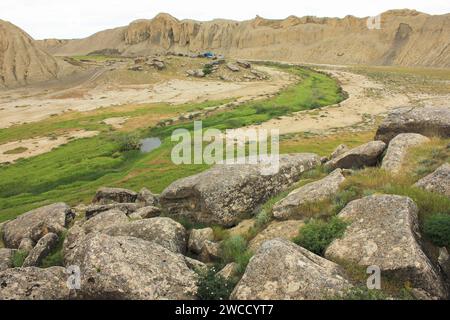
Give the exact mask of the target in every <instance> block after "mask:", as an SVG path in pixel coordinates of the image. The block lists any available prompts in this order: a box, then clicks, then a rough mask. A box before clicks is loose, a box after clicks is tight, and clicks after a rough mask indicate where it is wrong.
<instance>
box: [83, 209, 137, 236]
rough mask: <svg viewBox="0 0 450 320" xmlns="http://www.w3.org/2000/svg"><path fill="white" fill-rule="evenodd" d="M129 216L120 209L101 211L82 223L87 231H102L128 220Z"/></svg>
mask: <svg viewBox="0 0 450 320" xmlns="http://www.w3.org/2000/svg"><path fill="white" fill-rule="evenodd" d="M128 221H129V220H128V217H127V215H126V214H125V213H123V212H122V211H120V210H110V211H106V212H102V213H99V214H98V215H96V216H94V217H93V218H91V219H89V220H87V221H86V222H84V223H83V224H82V228H83V230H84V232H85V233H91V232H102V231H104V230H106V229H108V228H110V227H112V226H115V225H118V224H122V223H126V222H128Z"/></svg>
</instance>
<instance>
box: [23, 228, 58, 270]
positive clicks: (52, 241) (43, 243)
mask: <svg viewBox="0 0 450 320" xmlns="http://www.w3.org/2000/svg"><path fill="white" fill-rule="evenodd" d="M58 240H59V237H58V235H57V234H55V233H48V234H46V235H45V236H43V237H42V238H41V239H40V240H39V241H38V243H37V244H36V246H35V247H34V248H33V250H31V251H30V253H29V254H28V256H27V258H26V259H25V261H24V262H23V265H22V267H38V266H39V265H40V264H41V262H42V260H43V259H44V258H45V257H46V256H48V255H49V254H50V252H51V251H52V250H53V249H54V248H55V247H56V245H57V244H58Z"/></svg>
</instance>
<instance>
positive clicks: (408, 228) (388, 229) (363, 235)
mask: <svg viewBox="0 0 450 320" xmlns="http://www.w3.org/2000/svg"><path fill="white" fill-rule="evenodd" d="M417 213H418V209H417V206H416V204H415V203H414V202H413V201H412V200H411V199H410V198H408V197H402V196H394V195H374V196H370V197H366V198H363V199H360V200H356V201H352V202H351V203H350V204H348V205H347V206H346V207H345V208H344V210H342V212H341V213H340V214H339V217H340V218H342V219H344V220H346V221H349V222H350V223H351V225H350V226H349V227H348V228H347V230H346V231H345V234H344V236H343V237H342V238H341V239H337V240H335V241H333V243H332V244H331V245H330V246H329V247H328V249H327V250H326V252H325V257H327V258H328V259H330V260H333V261H348V262H351V263H356V264H358V265H360V266H364V267H366V266H378V267H379V268H380V269H381V272H382V275H383V273H386V274H390V275H392V276H394V277H395V278H396V279H398V280H403V281H405V282H406V281H408V282H410V283H411V284H412V285H413V287H416V288H418V289H423V290H425V291H427V292H428V293H430V294H431V295H433V296H438V297H442V298H443V297H445V296H446V290H445V287H444V284H443V281H442V278H441V276H440V274H439V273H438V272H437V271H436V268H435V267H434V266H433V265H432V263H431V262H430V260H429V259H428V257H427V256H426V255H425V253H424V252H423V251H422V248H421V246H420V244H419V242H418V241H419V239H420V234H419V222H418V215H417Z"/></svg>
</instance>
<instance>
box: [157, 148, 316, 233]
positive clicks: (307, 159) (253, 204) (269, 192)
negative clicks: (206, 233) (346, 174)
mask: <svg viewBox="0 0 450 320" xmlns="http://www.w3.org/2000/svg"><path fill="white" fill-rule="evenodd" d="M319 164H320V158H319V157H318V156H317V155H315V154H292V155H285V156H281V157H280V162H279V170H278V171H277V172H271V174H268V172H265V171H264V168H265V166H264V165H263V164H257V165H252V164H242V165H226V164H223V165H217V166H215V167H213V168H212V169H210V170H207V171H205V172H202V173H200V174H197V175H195V176H191V177H188V178H184V179H181V180H178V181H176V182H174V183H173V184H171V185H170V186H169V187H168V188H167V189H166V190H164V192H163V193H162V195H161V198H160V202H161V205H162V207H163V209H165V211H167V212H168V213H169V214H170V215H174V216H181V217H187V218H189V219H191V220H194V221H196V222H200V223H207V224H219V225H223V226H233V225H235V224H236V223H238V222H239V221H240V220H241V219H242V218H243V217H245V216H246V215H248V214H251V213H254V212H255V210H256V209H257V207H258V206H259V205H261V204H262V203H264V201H266V200H267V199H269V198H270V197H271V196H273V195H275V194H277V193H279V192H281V191H283V190H285V189H286V188H288V187H289V186H291V185H292V184H293V183H294V182H296V181H298V179H299V177H300V175H301V174H302V173H303V172H305V171H307V170H310V169H312V168H314V167H316V166H317V165H319Z"/></svg>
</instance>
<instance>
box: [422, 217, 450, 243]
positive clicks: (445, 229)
mask: <svg viewBox="0 0 450 320" xmlns="http://www.w3.org/2000/svg"><path fill="white" fill-rule="evenodd" d="M423 229H424V233H425V235H426V236H427V237H428V238H429V239H430V240H431V241H432V242H433V243H434V244H435V245H437V246H439V247H450V215H447V214H435V215H432V216H431V217H429V218H428V219H426V220H425V223H424V227H423Z"/></svg>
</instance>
